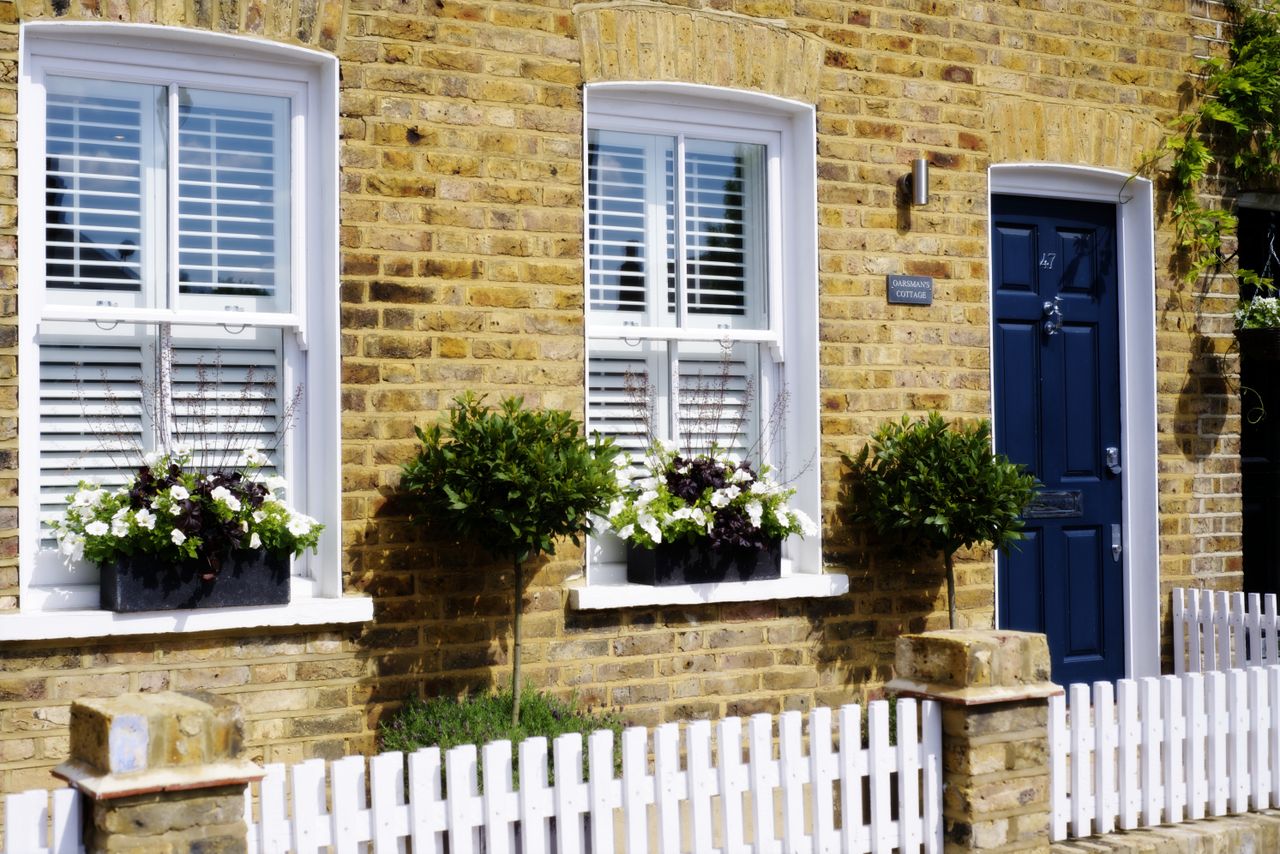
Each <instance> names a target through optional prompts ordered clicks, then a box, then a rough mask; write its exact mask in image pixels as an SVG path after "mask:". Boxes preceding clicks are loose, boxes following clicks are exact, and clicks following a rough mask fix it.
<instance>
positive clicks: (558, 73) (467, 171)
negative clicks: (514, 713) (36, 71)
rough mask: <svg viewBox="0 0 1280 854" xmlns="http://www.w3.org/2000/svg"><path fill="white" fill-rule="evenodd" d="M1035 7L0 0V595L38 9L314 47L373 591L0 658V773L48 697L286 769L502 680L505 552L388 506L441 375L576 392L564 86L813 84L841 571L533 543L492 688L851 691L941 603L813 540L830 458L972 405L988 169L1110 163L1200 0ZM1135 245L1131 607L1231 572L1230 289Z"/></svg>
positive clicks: (11, 496)
mask: <svg viewBox="0 0 1280 854" xmlns="http://www.w3.org/2000/svg"><path fill="white" fill-rule="evenodd" d="M1059 8H1060V4H1055V3H1047V2H1046V3H1039V2H1033V3H1011V2H1004V0H963V1H962V0H929V2H924V0H920V2H915V0H912V2H899V0H870V1H869V2H865V3H847V2H835V0H682V2H671V3H657V2H655V3H644V2H624V3H609V4H584V5H581V6H578V7H574V6H573V5H572V4H571V3H569V2H567V0H522V1H521V2H502V1H501V0H498V2H462V0H425V1H424V2H418V0H346V2H343V0H295V2H293V3H286V2H261V0H240V2H236V0H216V2H206V0H191V2H179V0H22V2H0V609H9V610H12V609H14V608H16V607H17V605H18V576H17V568H16V564H17V555H16V552H17V549H16V523H17V520H16V509H15V508H16V505H17V500H16V493H17V482H16V466H17V450H18V449H17V440H16V417H17V416H16V400H15V397H16V395H15V390H16V382H17V381H16V348H15V347H14V330H15V328H16V326H15V325H16V322H17V321H16V299H15V296H16V291H15V288H16V266H15V264H16V259H15V255H16V231H15V222H16V217H15V204H14V201H13V199H14V194H15V183H16V158H15V152H14V148H13V146H14V140H15V128H16V116H15V104H16V94H15V93H16V57H17V32H18V27H17V24H18V22H19V21H25V20H34V19H50V18H66V19H79V20H88V19H97V20H120V21H134V22H154V23H160V24H166V25H173V26H184V27H192V28H197V29H209V30H216V31H221V32H237V33H245V34H249V35H252V36H255V37H260V38H267V39H272V40H276V41H281V42H286V43H291V44H301V45H306V46H310V47H315V48H318V49H322V50H327V51H332V52H334V53H336V54H337V56H338V57H339V58H340V60H341V74H342V95H341V102H340V113H341V121H340V129H341V135H342V142H341V155H340V157H341V165H342V177H341V191H342V192H341V230H340V240H341V249H342V269H341V301H342V305H341V310H342V320H341V323H342V344H341V346H342V355H343V374H342V383H343V388H342V392H343V398H342V400H343V407H344V414H343V421H342V436H343V464H344V468H343V484H344V486H343V489H344V493H343V519H344V524H343V531H342V538H343V545H344V574H345V578H346V584H347V586H348V588H349V589H351V590H355V591H364V592H366V593H368V594H370V595H372V596H373V597H375V600H376V608H375V614H376V617H375V620H374V622H373V623H371V624H369V625H367V626H356V627H350V628H342V629H335V630H305V631H296V630H283V629H281V630H245V631H240V632H224V633H218V634H208V635H195V636H189V635H174V636H165V637H144V638H136V639H129V638H125V639H111V640H107V641H102V642H89V641H84V642H71V641H59V642H50V643H21V644H6V645H5V646H4V647H0V789H3V790H5V791H15V790H21V789H24V788H28V787H31V786H43V785H49V784H51V782H52V781H51V778H50V777H49V775H48V769H49V768H50V767H51V766H52V765H54V764H55V763H56V762H58V761H60V760H61V759H63V758H65V756H66V751H67V722H68V710H67V707H68V703H69V701H70V699H71V698H73V697H80V696H105V695H112V694H116V693H120V692H123V691H134V690H144V691H155V690H166V689H175V690H184V689H189V688H207V689H210V690H212V691H214V692H215V693H218V694H222V695H226V696H229V697H231V698H233V699H235V700H236V701H237V702H239V703H240V704H242V705H243V707H244V709H245V718H246V738H247V743H248V749H249V753H250V755H252V756H255V757H259V758H262V759H265V760H268V761H285V762H290V761H295V760H299V759H303V758H306V757H309V756H337V755H341V754H344V753H350V752H361V751H371V750H373V749H374V747H375V732H376V726H377V723H378V721H379V720H381V719H382V717H383V716H384V715H385V714H386V713H387V712H388V711H389V710H391V709H393V708H394V707H395V706H396V705H397V704H398V702H399V701H400V700H401V699H402V698H403V697H404V696H406V695H408V694H415V693H429V694H437V693H452V692H456V691H460V690H463V689H467V688H474V687H486V686H489V685H492V684H494V683H497V682H501V681H502V680H503V679H504V678H507V672H508V671H507V666H508V664H509V659H508V654H509V634H510V631H509V616H508V611H509V598H508V596H509V594H508V586H507V582H508V579H509V572H510V570H509V568H507V567H505V566H504V565H502V564H494V563H493V562H491V561H490V560H489V559H488V558H486V557H485V556H484V555H482V554H480V553H478V552H476V551H474V550H472V549H471V548H469V547H465V546H462V545H458V544H453V543H448V542H441V541H437V540H429V539H426V538H424V537H422V536H421V534H420V532H419V531H418V530H417V528H416V527H415V526H413V525H411V524H409V523H408V520H407V519H406V518H405V517H404V515H403V511H402V510H401V509H400V508H398V507H397V505H396V503H395V502H394V501H393V500H391V499H390V498H389V495H390V493H391V491H392V489H393V488H394V486H395V485H396V483H397V481H398V474H399V464H400V463H401V462H402V461H403V460H405V459H406V458H407V457H408V456H409V454H410V453H411V452H412V450H413V447H414V438H413V426H414V425H415V424H422V423H427V422H430V421H432V420H434V419H435V418H437V417H438V415H439V414H440V412H441V410H442V409H443V408H444V407H445V406H447V403H448V400H449V399H450V398H451V397H452V396H453V395H454V394H456V393H458V392H460V391H462V390H464V389H475V390H477V391H481V392H490V393H493V394H495V395H496V394H504V393H509V392H519V393H522V394H523V395H524V396H525V399H526V401H527V402H528V403H530V404H532V405H541V406H556V407H564V408H568V409H570V410H573V411H574V412H577V413H579V414H581V413H582V411H583V392H582V386H583V359H584V346H583V339H582V331H583V261H582V254H583V215H582V208H583V188H582V181H583V175H582V127H583V117H582V89H581V84H582V83H583V82H584V80H607V79H637V78H640V79H664V80H670V79H683V80H693V81H694V82H705V83H714V84H718V85H732V86H737V87H740V88H750V89H755V90H759V91H768V92H774V93H777V94H782V95H785V96H788V97H796V98H806V99H809V100H811V101H812V102H814V103H816V104H817V108H818V112H817V121H818V170H819V186H818V198H819V210H818V222H819V228H820V230H819V242H820V267H819V268H820V270H821V280H820V308H821V315H822V321H821V330H820V339H821V340H820V364H821V371H822V375H821V388H822V396H821V405H822V407H823V409H822V418H821V425H822V448H821V457H820V460H819V464H820V466H821V471H822V476H823V477H822V481H823V498H824V501H825V502H826V503H825V505H824V510H825V512H824V517H825V523H826V524H825V528H826V546H827V558H828V562H829V564H830V568H831V569H832V570H834V571H842V572H847V573H848V574H849V576H850V593H849V594H848V595H847V596H846V597H843V598H840V599H836V600H809V601H806V600H790V601H783V602H759V603H748V604H728V605H717V606H705V607H673V608H645V609H623V610H618V611H612V612H603V613H594V612H575V611H571V610H568V609H567V607H566V595H565V586H566V583H567V582H568V581H569V580H570V579H571V578H572V577H573V576H575V575H577V574H578V573H579V572H580V571H581V558H580V555H579V554H578V553H577V552H576V551H574V550H573V549H572V548H569V547H565V548H564V549H563V550H562V551H561V554H560V555H559V556H558V557H556V558H554V559H551V560H549V561H546V562H545V563H544V564H543V565H541V566H540V567H539V568H538V571H537V573H536V576H535V579H534V581H533V583H532V586H531V587H530V589H529V590H528V591H527V593H526V594H525V609H526V614H527V620H528V622H527V629H526V636H527V639H526V650H527V651H526V658H525V667H526V674H527V677H528V679H529V680H530V682H531V683H533V684H535V685H539V686H548V687H549V688H550V689H551V690H553V691H554V692H556V693H559V694H564V695H567V694H570V693H576V694H577V695H578V697H579V698H580V700H581V701H582V702H583V703H584V704H586V705H594V706H602V705H608V706H620V707H621V709H622V712H623V714H624V715H625V717H626V718H627V719H629V720H630V721H632V722H634V723H640V724H655V723H658V722H660V721H665V720H673V719H679V718H683V717H718V716H721V715H725V714H748V713H751V712H756V711H769V712H777V711H780V710H782V709H805V708H808V707H810V706H811V705H813V704H815V703H821V704H839V703H842V702H845V701H848V700H849V699H851V698H853V697H857V696H859V695H860V694H861V693H862V692H863V690H865V689H867V688H870V689H872V690H874V689H875V688H876V687H877V686H879V685H880V684H882V683H883V682H884V681H885V680H886V679H887V678H888V677H889V675H890V669H891V666H892V661H893V640H894V638H895V637H896V636H897V635H898V634H900V633H902V632H906V631H921V630H925V629H931V628H938V627H941V626H942V625H944V624H945V620H946V616H945V609H944V600H943V593H942V589H941V587H942V572H941V561H938V562H937V565H925V564H920V565H902V564H899V563H895V562H894V561H893V560H892V559H891V558H890V557H889V556H887V555H884V554H881V553H879V552H877V551H876V550H874V549H873V548H869V547H867V545H866V544H864V543H862V542H860V541H858V540H857V539H856V538H855V537H853V536H851V535H850V534H849V533H847V532H846V531H845V529H844V528H843V527H842V526H841V525H840V523H839V522H838V520H837V519H836V516H835V512H834V510H835V508H834V499H835V496H836V492H837V488H838V478H839V473H840V465H839V454H840V453H841V452H852V451H855V450H856V449H857V448H858V447H860V445H861V444H862V442H863V440H864V437H865V436H866V435H867V434H868V433H869V432H871V431H872V430H873V429H874V428H875V426H876V425H878V424H879V423H880V422H881V421H882V420H884V419H885V418H889V417H896V416H897V415H899V414H900V413H901V412H903V411H918V410H922V409H925V408H939V409H941V410H943V411H944V412H945V413H947V414H950V415H973V416H982V415H986V414H987V413H988V412H989V410H990V393H989V385H990V380H989V369H990V366H989V361H990V360H989V349H988V348H989V332H988V304H987V298H988V297H987V294H988V282H987V275H988V264H987V251H988V247H987V231H986V227H987V225H986V209H987V195H986V193H987V183H986V178H985V175H986V169H987V167H988V165H990V164H992V163H1002V162H1017V161H1027V160H1039V159H1045V160H1056V161H1063V162H1072V163H1084V164H1088V165H1093V166H1105V167H1109V168H1113V169H1118V170H1130V169H1132V168H1134V167H1135V166H1136V165H1137V164H1138V163H1139V162H1140V161H1141V160H1142V159H1143V156H1144V153H1145V152H1147V151H1149V150H1150V149H1151V148H1152V147H1153V146H1154V145H1155V143H1156V142H1157V141H1158V139H1159V138H1160V133H1161V131H1160V128H1161V127H1162V123H1163V122H1164V121H1166V120H1167V119H1169V118H1170V117H1171V115H1172V114H1173V113H1174V111H1175V110H1176V108H1177V103H1178V97H1179V95H1178V91H1179V87H1180V86H1181V85H1182V84H1183V83H1184V82H1185V81H1186V79H1187V72H1188V71H1189V70H1190V69H1191V68H1192V66H1193V58H1192V57H1193V54H1194V53H1196V52H1203V51H1205V50H1209V49H1212V44H1213V41H1212V40H1213V39H1214V38H1217V37H1219V36H1220V30H1219V29H1218V28H1219V22H1220V20H1221V18H1222V15H1221V9H1220V7H1217V6H1215V5H1214V4H1209V3H1204V2H1200V0H1190V2H1188V0H1148V2H1144V3H1141V4H1134V3H1132V2H1129V0H1114V2H1109V1H1108V0H1095V2H1091V3H1088V4H1076V6H1074V7H1073V9H1072V12H1071V13H1070V14H1067V13H1064V12H1062V11H1060V10H1059ZM762 19H767V20H762ZM744 33H746V34H755V36H758V37H759V38H760V39H763V41H749V42H748V41H744V40H743V39H744V35H743V34H744ZM761 33H765V34H767V35H760V34H761ZM765 44H767V49H765V47H762V45H765ZM801 72H804V73H801ZM919 156H925V157H928V158H929V159H930V160H931V161H932V163H933V166H934V169H933V172H932V174H933V181H934V189H933V201H932V202H931V204H930V205H929V206H928V207H925V208H920V209H906V208H903V207H900V206H898V205H897V203H896V196H895V182H896V180H897V178H898V177H899V176H900V175H901V174H903V173H904V172H905V171H906V169H907V165H906V164H907V163H908V162H909V161H910V159H911V158H914V157H919ZM1170 241H1171V238H1170V235H1169V233H1168V229H1167V228H1165V227H1163V226H1162V227H1161V230H1160V232H1159V234H1158V236H1157V248H1158V260H1157V280H1158V292H1157V294H1156V305H1157V322H1158V324H1159V328H1158V330H1157V331H1158V349H1159V360H1158V366H1157V369H1158V382H1159V390H1158V394H1159V400H1158V407H1159V424H1160V435H1159V437H1158V439H1157V442H1158V446H1157V447H1158V454H1159V466H1160V496H1159V501H1160V511H1161V534H1162V575H1161V578H1162V584H1163V585H1164V588H1163V589H1162V597H1164V598H1167V596H1166V595H1165V594H1166V593H1167V587H1168V586H1170V585H1172V584H1175V583H1179V584H1180V583H1186V582H1192V581H1194V582H1196V583H1207V584H1212V585H1218V586H1233V585H1235V586H1238V584H1239V571H1240V560H1239V516H1238V509H1239V474H1238V458H1237V452H1238V419H1239V416H1238V404H1237V403H1236V398H1235V394H1234V391H1233V390H1232V388H1233V387H1232V385H1231V382H1230V378H1231V377H1232V376H1233V375H1234V372H1235V365H1234V356H1233V355H1232V353H1231V352H1229V345H1230V342H1231V336H1230V326H1231V324H1230V318H1229V314H1230V308H1231V304H1232V302H1233V296H1232V293H1233V287H1234V286H1233V284H1232V283H1231V282H1230V281H1229V280H1226V279H1222V280H1216V281H1213V282H1211V283H1210V284H1209V286H1208V287H1207V288H1199V287H1197V288H1186V287H1181V286H1177V285H1175V282H1174V278H1173V274H1172V272H1171V271H1170V269H1169V245H1170ZM888 272H905V273H914V274H918V275H931V276H935V277H936V278H937V289H936V296H935V302H934V304H933V305H932V306H930V307H927V308H921V307H904V306H890V305H887V304H886V303H885V300H884V296H883V293H882V290H881V289H882V287H883V284H882V283H883V276H884V275H885V274H886V273H888ZM964 558H965V559H964V561H963V562H962V563H961V565H960V567H959V568H958V575H959V585H960V589H959V602H960V606H961V608H962V612H963V619H964V620H965V621H966V622H968V623H969V624H972V625H976V626H984V625H989V624H990V621H991V617H992V594H991V590H992V571H991V560H990V555H989V554H988V553H986V552H983V551H976V552H973V553H970V554H967V555H965V556H964ZM1166 607H1167V606H1166ZM2 618H3V617H0V619H2Z"/></svg>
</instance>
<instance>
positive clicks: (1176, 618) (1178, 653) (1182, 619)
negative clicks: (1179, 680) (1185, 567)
mask: <svg viewBox="0 0 1280 854" xmlns="http://www.w3.org/2000/svg"><path fill="white" fill-rule="evenodd" d="M1186 599H1187V591H1186V590H1184V589H1183V588H1181V587H1175V588H1173V593H1172V594H1171V598H1170V604H1169V610H1170V611H1171V612H1172V616H1173V672H1174V673H1175V674H1176V675H1178V676H1181V675H1182V674H1183V673H1186V672H1187V656H1189V655H1190V650H1189V649H1188V646H1187V641H1188V640H1190V638H1189V635H1194V634H1195V632H1196V628H1195V624H1194V623H1192V624H1190V625H1188V622H1187V603H1186Z"/></svg>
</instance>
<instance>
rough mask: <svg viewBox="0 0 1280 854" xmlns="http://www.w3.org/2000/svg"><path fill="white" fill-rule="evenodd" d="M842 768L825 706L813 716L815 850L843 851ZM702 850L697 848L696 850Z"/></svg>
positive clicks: (811, 762) (821, 852) (826, 853)
mask: <svg viewBox="0 0 1280 854" xmlns="http://www.w3.org/2000/svg"><path fill="white" fill-rule="evenodd" d="M839 773H840V768H839V765H838V764H837V762H836V757H835V754H834V752H833V751H832V748H831V710H830V709H828V708H825V707H822V706H819V707H816V708H814V709H813V710H812V711H811V712H809V779H810V780H812V781H813V783H812V785H811V786H810V787H809V791H810V795H811V809H812V811H813V850H814V851H816V852H819V854H834V852H836V851H839V850H840V838H839V837H838V836H837V835H836V818H835V799H834V797H833V796H832V790H831V786H832V784H833V782H834V781H835V780H837V779H839ZM694 850H695V851H696V850H698V849H697V848H695V849H694Z"/></svg>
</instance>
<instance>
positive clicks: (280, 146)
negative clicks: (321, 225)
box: [177, 89, 289, 311]
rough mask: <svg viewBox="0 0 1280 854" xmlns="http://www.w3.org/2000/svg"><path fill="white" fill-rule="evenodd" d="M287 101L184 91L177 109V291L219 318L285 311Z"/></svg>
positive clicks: (286, 260) (286, 261) (287, 160)
mask: <svg viewBox="0 0 1280 854" xmlns="http://www.w3.org/2000/svg"><path fill="white" fill-rule="evenodd" d="M284 104H285V101H284V99H281V98H261V97H258V98H255V97H251V96H238V97H236V98H235V99H230V98H229V97H227V96H221V95H218V94H216V93H209V92H202V91H199V90H190V89H183V90H182V91H181V97H180V105H179V108H178V115H179V131H178V153H177V159H178V212H179V218H178V235H177V240H178V280H179V284H178V290H179V294H180V295H181V296H182V297H183V298H184V304H185V303H186V301H187V300H188V299H189V298H190V297H192V296H199V297H200V298H201V299H202V300H204V301H209V302H210V304H211V305H212V306H213V307H214V308H223V307H224V305H222V304H219V300H220V301H221V303H225V304H229V305H238V306H241V307H244V308H248V309H250V310H266V311H269V310H278V309H282V308H287V300H288V296H289V295H288V286H287V283H288V269H287V265H288V240H287V234H288V232H287V228H288V207H287V205H286V204H284V201H283V200H284V194H282V193H281V192H280V188H281V187H282V186H283V185H285V184H286V182H287V176H288V168H289V158H288V146H287V141H288V138H287V126H286V125H285V113H284V112H283V106H284Z"/></svg>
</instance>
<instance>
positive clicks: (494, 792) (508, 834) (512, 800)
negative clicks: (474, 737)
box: [480, 741, 520, 854]
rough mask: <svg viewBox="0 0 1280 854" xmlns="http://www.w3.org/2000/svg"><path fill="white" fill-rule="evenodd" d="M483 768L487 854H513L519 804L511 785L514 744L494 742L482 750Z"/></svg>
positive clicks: (481, 760)
mask: <svg viewBox="0 0 1280 854" xmlns="http://www.w3.org/2000/svg"><path fill="white" fill-rule="evenodd" d="M480 764H481V767H482V768H483V769H484V793H483V795H482V796H481V797H482V798H483V799H484V806H483V812H484V832H485V842H486V846H485V852H486V854H510V852H513V851H515V850H516V848H515V841H516V840H515V826H514V824H513V822H514V821H515V820H516V817H517V816H518V815H519V814H520V801H519V797H518V796H517V795H516V793H515V790H514V787H513V786H512V785H511V775H512V767H511V742H509V741H491V742H489V743H488V744H486V745H485V746H484V747H483V748H482V749H481V751H480Z"/></svg>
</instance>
